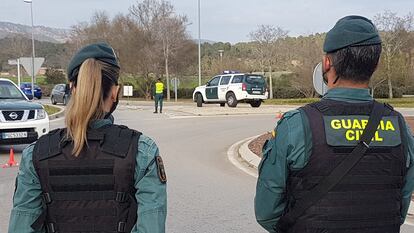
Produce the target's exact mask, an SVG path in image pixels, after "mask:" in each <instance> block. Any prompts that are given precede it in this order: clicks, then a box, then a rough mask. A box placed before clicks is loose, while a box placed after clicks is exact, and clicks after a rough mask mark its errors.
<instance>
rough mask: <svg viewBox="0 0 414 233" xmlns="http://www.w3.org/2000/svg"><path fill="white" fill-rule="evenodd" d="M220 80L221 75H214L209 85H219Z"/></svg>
mask: <svg viewBox="0 0 414 233" xmlns="http://www.w3.org/2000/svg"><path fill="white" fill-rule="evenodd" d="M219 81H220V76H217V77H214V78H213V79H212V80H210V82H209V83H210V85H209V86H218V84H219Z"/></svg>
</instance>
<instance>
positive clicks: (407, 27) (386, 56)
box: [373, 11, 414, 99]
mask: <svg viewBox="0 0 414 233" xmlns="http://www.w3.org/2000/svg"><path fill="white" fill-rule="evenodd" d="M374 22H375V24H376V26H377V27H378V29H379V30H380V32H381V38H382V46H383V49H384V52H383V61H384V69H385V72H384V73H385V77H384V78H383V79H377V80H376V82H375V83H374V84H373V87H374V89H375V87H376V86H377V85H379V84H381V83H383V82H385V81H387V85H388V93H389V94H388V96H389V98H390V99H392V98H393V90H392V89H393V84H392V80H393V75H392V72H393V67H392V63H393V61H394V60H395V59H396V58H397V56H398V55H399V54H400V53H401V50H402V49H403V47H404V46H405V45H406V43H408V41H409V37H408V36H407V34H408V32H409V31H412V30H413V26H414V17H413V14H411V13H410V14H408V15H406V16H404V17H399V16H397V14H396V13H394V12H391V11H385V12H384V13H380V14H377V15H376V16H375V17H374Z"/></svg>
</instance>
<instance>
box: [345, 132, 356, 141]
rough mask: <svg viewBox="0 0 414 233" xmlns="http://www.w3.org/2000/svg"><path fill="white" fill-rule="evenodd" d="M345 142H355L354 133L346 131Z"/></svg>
mask: <svg viewBox="0 0 414 233" xmlns="http://www.w3.org/2000/svg"><path fill="white" fill-rule="evenodd" d="M345 137H346V140H348V141H355V140H356V139H355V131H353V130H347V131H346V133H345Z"/></svg>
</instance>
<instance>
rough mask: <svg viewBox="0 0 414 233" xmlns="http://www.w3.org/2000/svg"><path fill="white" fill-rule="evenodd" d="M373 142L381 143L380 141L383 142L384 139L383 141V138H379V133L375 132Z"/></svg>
mask: <svg viewBox="0 0 414 233" xmlns="http://www.w3.org/2000/svg"><path fill="white" fill-rule="evenodd" d="M374 141H377V142H382V141H384V139H383V138H381V137H380V136H379V132H378V131H377V132H375V137H374Z"/></svg>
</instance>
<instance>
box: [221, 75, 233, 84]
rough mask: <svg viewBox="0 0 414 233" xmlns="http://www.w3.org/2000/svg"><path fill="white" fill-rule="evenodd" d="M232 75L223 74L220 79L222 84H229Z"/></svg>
mask: <svg viewBox="0 0 414 233" xmlns="http://www.w3.org/2000/svg"><path fill="white" fill-rule="evenodd" d="M230 78H231V76H223V77H222V78H221V81H220V85H227V84H229V82H230Z"/></svg>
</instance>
